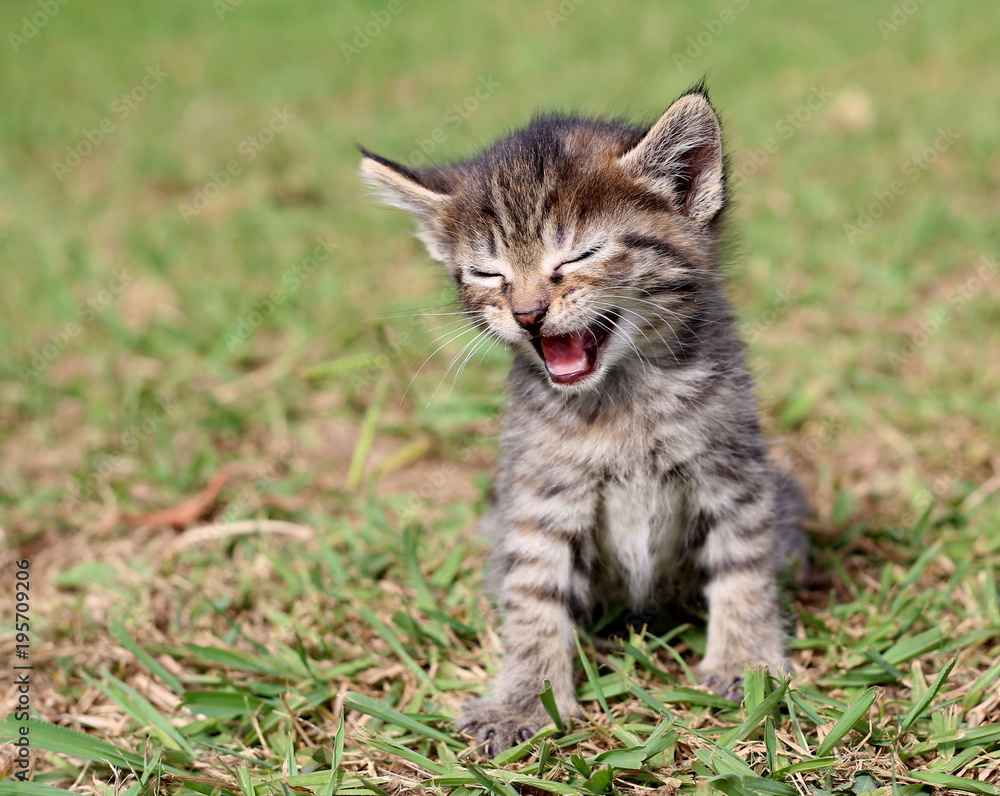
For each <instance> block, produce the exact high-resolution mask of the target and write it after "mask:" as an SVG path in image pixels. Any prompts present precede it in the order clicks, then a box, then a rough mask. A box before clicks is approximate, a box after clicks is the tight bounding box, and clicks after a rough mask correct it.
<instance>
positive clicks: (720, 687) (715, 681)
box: [698, 669, 743, 702]
mask: <svg viewBox="0 0 1000 796" xmlns="http://www.w3.org/2000/svg"><path fill="white" fill-rule="evenodd" d="M698 674H699V676H698V682H700V683H701V684H702V685H704V686H708V687H709V688H710V689H711V691H712V693H713V694H717V695H718V696H720V697H724V698H725V699H731V700H732V701H733V702H739V701H740V700H741V699H743V670H742V669H740V673H739V674H735V673H733V672H728V673H727V672H707V671H705V670H704V669H701V670H699V672H698Z"/></svg>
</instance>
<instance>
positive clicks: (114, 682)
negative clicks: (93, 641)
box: [83, 672, 195, 759]
mask: <svg viewBox="0 0 1000 796" xmlns="http://www.w3.org/2000/svg"><path fill="white" fill-rule="evenodd" d="M83 678H84V679H85V680H86V681H87V682H88V683H90V684H91V685H92V686H94V687H95V688H97V689H98V690H99V691H101V692H102V693H103V694H104V695H105V696H106V697H107V698H108V699H110V700H111V701H112V702H114V703H115V704H116V705H118V706H119V707H120V708H121V709H122V710H124V711H125V712H126V713H128V714H129V715H130V716H131V717H132V718H133V719H135V721H136V722H137V723H138V724H139V726H140V727H143V728H145V727H151V728H152V729H153V730H155V731H156V734H157V736H158V737H159V738H160V740H162V741H163V743H164V745H165V746H167V747H168V748H170V749H174V750H176V751H180V752H184V753H185V755H186V756H187V757H188V758H189V759H193V758H194V757H195V751H194V747H192V746H191V743H190V742H189V741H188V739H187V738H185V737H184V736H183V735H181V733H180V731H179V730H178V729H177V728H176V727H174V726H173V725H172V724H171V723H170V722H169V721H168V720H167V719H166V717H165V716H163V714H161V713H160V711H158V710H157V709H156V708H155V707H153V705H152V704H150V702H149V700H147V699H146V698H145V697H144V696H143V695H142V694H140V693H139V692H138V691H136V690H135V689H134V688H132V686H130V685H129V684H128V683H124V682H122V681H121V680H119V679H118V678H117V677H115V676H114V675H112V674H109V673H107V672H104V673H103V678H104V679H103V681H101V680H97V679H96V678H93V677H91V676H90V675H88V674H84V675H83Z"/></svg>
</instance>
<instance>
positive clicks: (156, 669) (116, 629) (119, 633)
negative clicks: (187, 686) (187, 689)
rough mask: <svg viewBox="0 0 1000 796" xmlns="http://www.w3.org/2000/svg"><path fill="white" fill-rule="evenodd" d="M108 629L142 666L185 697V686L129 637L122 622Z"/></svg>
mask: <svg viewBox="0 0 1000 796" xmlns="http://www.w3.org/2000/svg"><path fill="white" fill-rule="evenodd" d="M108 629H109V630H110V631H111V632H112V633H114V634H115V638H117V639H118V640H119V641H120V642H121V644H122V646H123V647H125V649H127V650H128V651H129V652H131V653H132V654H133V655H135V657H136V660H138V661H139V662H140V663H142V665H143V666H145V667H146V668H147V669H149V671H151V672H152V673H153V674H155V675H156V676H157V677H159V678H160V679H161V680H162V681H163V682H164V683H166V684H167V685H168V686H170V689H171V690H172V691H173V692H174V693H175V694H177V696H184V686H183V685H182V684H181V681H180V680H178V679H177V678H176V677H174V676H173V675H172V674H171V673H170V672H168V671H167V670H166V669H164V668H163V666H162V665H161V664H160V662H159V661H157V660H156V659H155V658H154V657H153V656H152V655H150V654H149V653H148V652H146V650H144V649H143V648H142V647H140V646H139V644H138V642H136V640H135V639H134V638H132V636H130V635H129V633H128V631H127V630H126V629H125V628H124V627H122V624H121V623H120V622H111V623H110V624H109V625H108Z"/></svg>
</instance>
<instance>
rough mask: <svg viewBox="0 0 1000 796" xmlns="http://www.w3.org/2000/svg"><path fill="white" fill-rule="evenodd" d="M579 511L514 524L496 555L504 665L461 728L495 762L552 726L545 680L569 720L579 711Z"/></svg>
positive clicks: (584, 586) (582, 553) (586, 560)
mask: <svg viewBox="0 0 1000 796" xmlns="http://www.w3.org/2000/svg"><path fill="white" fill-rule="evenodd" d="M542 491H543V492H544V487H543V489H542ZM584 502H585V503H586V502H587V501H584ZM574 509H575V510H569V511H566V512H554V513H547V514H545V515H544V516H546V517H549V518H551V517H552V516H559V517H560V520H561V521H560V522H559V523H558V524H556V523H555V522H554V521H553V520H552V519H541V518H539V517H536V518H534V519H532V520H523V521H519V522H516V523H514V525H513V527H512V528H511V530H510V531H509V532H508V534H507V536H506V537H505V538H504V539H502V540H501V543H500V545H499V547H498V549H497V552H496V558H497V562H498V565H499V566H501V567H503V568H504V569H505V570H506V574H505V575H504V577H503V580H502V585H501V587H500V598H501V605H502V608H503V611H504V615H505V619H504V627H503V631H502V638H503V646H504V659H503V664H502V666H501V670H500V676H499V677H498V678H497V682H496V684H495V685H494V687H493V691H492V696H491V697H490V698H488V699H476V700H472V701H471V702H468V703H467V704H466V705H465V706H464V707H463V709H462V716H461V717H460V719H459V721H458V727H459V729H461V730H463V731H465V732H468V733H469V734H471V735H472V736H473V737H474V738H475V740H476V741H477V742H478V743H481V744H484V749H485V751H486V754H488V755H489V756H491V757H495V756H496V755H498V754H499V753H500V752H502V751H504V750H505V749H508V748H510V747H511V746H514V745H516V744H519V743H521V742H522V741H525V740H527V739H528V738H530V737H531V736H532V735H534V734H535V732H536V731H537V730H538V729H539V728H541V727H542V726H544V725H545V724H548V723H549V721H550V719H549V716H548V714H547V713H546V711H545V709H544V707H543V706H542V703H541V700H540V699H539V694H541V692H542V691H543V689H544V681H545V680H548V681H549V682H550V683H551V684H552V691H553V695H554V697H555V701H556V705H557V707H558V709H559V713H560V714H561V715H562V717H563V718H564V719H565V718H568V717H569V716H570V714H571V713H572V712H573V711H574V709H575V708H576V698H575V694H574V687H573V654H574V651H575V641H574V638H573V628H574V618H575V616H576V615H577V614H579V613H581V612H583V611H585V610H586V609H587V605H588V602H589V587H590V574H591V566H592V552H591V549H590V546H591V545H592V544H593V543H592V540H591V539H590V536H589V534H588V533H587V531H586V527H585V526H583V525H581V523H580V519H581V518H580V517H579V511H580V506H579V504H578V505H577V506H576V507H574ZM560 515H561V516H560Z"/></svg>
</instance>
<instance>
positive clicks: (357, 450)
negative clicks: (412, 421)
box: [347, 370, 389, 491]
mask: <svg viewBox="0 0 1000 796" xmlns="http://www.w3.org/2000/svg"><path fill="white" fill-rule="evenodd" d="M388 389H389V371H387V370H383V371H382V372H381V373H380V374H379V376H378V379H377V380H376V382H375V391H374V394H373V395H372V400H371V403H370V404H368V409H366V410H365V416H364V418H363V419H362V421H361V434H360V436H359V437H358V442H357V444H356V445H355V446H354V453H352V454H351V466H350V469H349V470H348V472H347V486H348V488H350V489H351V490H352V491H354V490H356V489H357V488H358V487H359V486H361V479H362V478H363V477H364V474H365V464H366V463H367V462H368V455H369V454H370V453H371V449H372V445H373V444H374V443H375V430H376V429H377V428H378V419H379V417H380V416H381V414H382V403H383V402H384V401H385V394H386V391H387V390H388Z"/></svg>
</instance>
